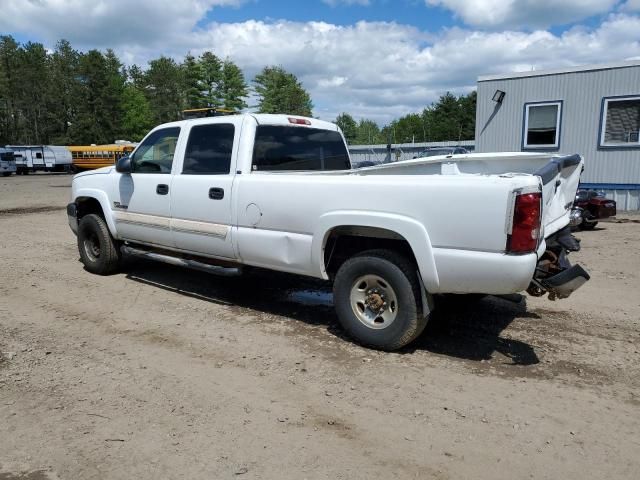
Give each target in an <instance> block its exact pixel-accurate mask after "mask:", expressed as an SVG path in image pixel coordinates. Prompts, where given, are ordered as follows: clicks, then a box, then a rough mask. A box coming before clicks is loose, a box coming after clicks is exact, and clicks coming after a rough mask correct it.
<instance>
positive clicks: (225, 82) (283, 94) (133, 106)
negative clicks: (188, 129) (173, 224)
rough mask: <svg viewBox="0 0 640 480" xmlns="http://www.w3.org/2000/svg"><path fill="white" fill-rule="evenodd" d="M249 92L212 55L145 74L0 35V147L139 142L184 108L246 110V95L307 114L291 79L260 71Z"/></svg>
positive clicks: (93, 55)
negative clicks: (120, 140) (124, 140)
mask: <svg viewBox="0 0 640 480" xmlns="http://www.w3.org/2000/svg"><path fill="white" fill-rule="evenodd" d="M252 84H253V85H252V86H251V87H250V86H249V84H248V83H247V81H246V80H245V78H244V75H243V73H242V70H241V69H240V68H239V67H238V66H237V65H236V64H235V63H233V61H231V60H230V59H228V58H227V59H221V58H219V57H217V56H216V55H215V54H214V53H213V52H204V53H203V54H202V55H200V56H199V57H194V56H193V55H191V54H187V55H186V56H185V57H184V59H183V61H182V62H180V63H178V62H176V61H175V60H173V59H172V58H169V57H165V56H161V57H160V58H157V59H154V60H151V61H150V62H149V65H148V67H147V68H146V69H144V70H143V69H142V68H141V67H139V66H138V65H131V66H129V67H126V66H125V65H123V63H122V62H121V61H120V59H119V58H118V57H117V55H116V54H115V53H114V51H113V50H111V49H108V50H107V51H106V52H104V53H102V52H100V51H98V50H89V51H87V52H79V51H77V50H75V49H74V48H73V47H72V45H71V44H70V43H69V42H68V41H66V40H60V41H59V42H58V43H57V44H56V46H55V49H54V50H53V51H51V52H49V51H47V50H46V49H45V47H44V46H43V45H42V44H41V43H34V42H27V43H26V44H19V43H18V42H16V41H15V40H14V39H13V38H12V37H11V36H1V37H0V145H5V144H57V145H74V144H75V145H86V144H92V143H95V144H104V143H112V142H113V141H115V140H116V139H127V140H133V141H139V140H140V139H141V138H142V137H143V136H144V135H145V134H146V133H147V132H148V131H149V129H151V128H152V127H153V126H155V125H158V124H160V123H164V122H169V121H174V120H178V119H180V118H181V112H182V110H184V109H190V108H203V107H218V108H225V109H230V110H242V109H244V108H246V107H247V106H248V105H247V98H248V97H249V94H250V92H253V93H254V94H255V96H256V98H257V105H255V106H253V107H255V108H256V109H257V111H259V112H261V113H280V112H287V113H290V114H294V115H305V116H311V115H312V109H313V104H312V103H311V97H310V96H309V94H308V93H307V91H306V90H305V89H304V88H303V87H302V84H301V83H300V82H299V81H298V79H297V78H296V77H295V75H293V74H291V73H289V72H287V71H285V70H284V69H283V68H282V67H279V66H268V67H265V68H264V69H263V70H262V71H261V72H260V73H259V74H258V75H256V77H255V78H254V79H253V81H252Z"/></svg>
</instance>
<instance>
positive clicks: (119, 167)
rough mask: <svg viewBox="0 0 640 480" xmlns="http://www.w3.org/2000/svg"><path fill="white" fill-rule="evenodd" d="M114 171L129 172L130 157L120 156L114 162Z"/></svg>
mask: <svg viewBox="0 0 640 480" xmlns="http://www.w3.org/2000/svg"><path fill="white" fill-rule="evenodd" d="M116 172H118V173H131V157H130V156H128V155H127V156H125V157H120V158H119V159H118V161H117V162H116Z"/></svg>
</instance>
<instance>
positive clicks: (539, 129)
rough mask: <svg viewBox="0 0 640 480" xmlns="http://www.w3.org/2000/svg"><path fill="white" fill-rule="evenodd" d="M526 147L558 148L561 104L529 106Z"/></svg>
mask: <svg viewBox="0 0 640 480" xmlns="http://www.w3.org/2000/svg"><path fill="white" fill-rule="evenodd" d="M526 115H527V116H526V128H527V131H526V135H527V137H526V142H525V147H531V146H533V147H536V146H539V147H557V146H558V116H559V115H560V104H559V103H548V104H541V105H527V112H526Z"/></svg>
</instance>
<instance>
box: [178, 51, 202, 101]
mask: <svg viewBox="0 0 640 480" xmlns="http://www.w3.org/2000/svg"><path fill="white" fill-rule="evenodd" d="M180 70H181V73H182V85H181V90H182V94H183V96H184V100H183V101H184V108H200V107H206V106H207V105H206V104H207V99H206V97H205V95H204V94H203V93H202V88H201V87H202V83H203V74H202V68H201V65H200V63H199V62H198V61H196V59H195V57H194V56H193V55H191V54H190V53H189V54H187V55H186V56H185V57H184V61H183V62H182V65H180Z"/></svg>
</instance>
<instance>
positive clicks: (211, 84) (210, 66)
mask: <svg viewBox="0 0 640 480" xmlns="http://www.w3.org/2000/svg"><path fill="white" fill-rule="evenodd" d="M200 70H201V72H202V85H201V90H202V92H203V94H204V98H205V102H206V105H205V106H208V107H219V106H221V105H222V103H223V99H222V98H221V97H220V84H221V83H222V62H221V61H220V59H219V58H218V57H216V56H215V55H214V54H213V53H211V52H204V53H203V54H202V55H201V56H200Z"/></svg>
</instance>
